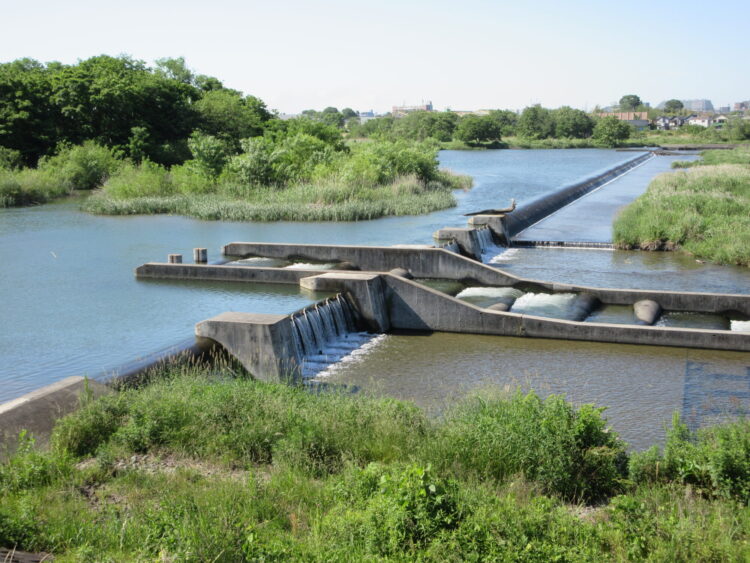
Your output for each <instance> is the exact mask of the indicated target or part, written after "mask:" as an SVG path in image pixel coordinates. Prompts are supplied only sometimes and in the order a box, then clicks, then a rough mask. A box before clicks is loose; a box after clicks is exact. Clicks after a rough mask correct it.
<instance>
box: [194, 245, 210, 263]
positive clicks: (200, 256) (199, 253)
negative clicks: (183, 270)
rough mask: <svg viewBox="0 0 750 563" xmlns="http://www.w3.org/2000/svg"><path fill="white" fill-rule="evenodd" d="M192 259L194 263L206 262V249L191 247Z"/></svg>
mask: <svg viewBox="0 0 750 563" xmlns="http://www.w3.org/2000/svg"><path fill="white" fill-rule="evenodd" d="M193 261H194V262H195V263H196V264H205V263H206V262H208V249H206V248H194V249H193Z"/></svg>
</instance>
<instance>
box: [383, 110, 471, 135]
mask: <svg viewBox="0 0 750 563" xmlns="http://www.w3.org/2000/svg"><path fill="white" fill-rule="evenodd" d="M457 121H458V115H456V114H455V113H452V112H436V111H414V112H411V113H409V114H407V115H405V116H404V117H401V118H399V119H396V120H395V121H394V122H393V128H392V131H391V133H392V137H393V138H396V139H409V140H412V141H424V140H425V139H436V140H438V141H450V140H451V139H452V138H453V131H454V130H455V129H456V123H457Z"/></svg>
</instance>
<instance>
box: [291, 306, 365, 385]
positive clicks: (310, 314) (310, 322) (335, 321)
mask: <svg viewBox="0 0 750 563" xmlns="http://www.w3.org/2000/svg"><path fill="white" fill-rule="evenodd" d="M291 323H292V329H293V330H292V335H293V338H294V343H293V346H294V351H295V354H296V356H297V361H298V362H299V364H300V365H301V366H302V377H303V378H304V379H311V378H313V377H315V376H317V375H318V374H320V373H321V372H323V371H325V370H327V369H329V368H330V367H331V365H332V364H334V363H336V362H338V361H341V360H342V359H344V358H346V357H348V356H350V355H351V354H352V353H353V352H354V351H355V350H357V349H358V348H360V347H361V346H362V345H363V344H365V343H367V342H369V341H370V340H372V339H373V338H374V337H375V335H372V334H369V333H367V332H357V330H356V322H355V319H354V313H353V311H352V308H351V307H350V306H349V304H348V303H347V301H346V299H345V298H344V297H343V296H342V295H337V296H336V297H334V298H332V299H326V300H325V301H323V302H322V303H317V304H315V305H311V306H310V307H306V308H305V309H303V310H301V311H298V312H297V313H294V314H293V315H292V317H291Z"/></svg>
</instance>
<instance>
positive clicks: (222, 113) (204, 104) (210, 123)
mask: <svg viewBox="0 0 750 563" xmlns="http://www.w3.org/2000/svg"><path fill="white" fill-rule="evenodd" d="M195 109H196V110H197V111H198V116H199V126H198V128H199V129H200V130H201V131H202V132H203V133H205V134H207V135H213V136H215V137H218V138H220V139H223V140H224V141H227V142H228V143H230V145H231V146H233V147H234V149H235V150H239V148H240V141H241V140H242V139H247V138H250V137H257V136H259V135H262V134H263V128H264V125H265V123H266V122H267V121H269V120H270V119H271V117H272V116H271V113H270V112H269V111H268V109H266V105H265V104H264V103H263V101H261V100H260V99H258V98H256V97H254V96H246V97H243V96H242V95H240V94H239V93H238V92H235V91H233V90H226V89H222V90H210V91H208V92H206V93H204V94H203V97H202V98H201V99H200V100H198V101H197V102H196V103H195Z"/></svg>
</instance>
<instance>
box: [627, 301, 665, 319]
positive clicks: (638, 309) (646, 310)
mask: <svg viewBox="0 0 750 563" xmlns="http://www.w3.org/2000/svg"><path fill="white" fill-rule="evenodd" d="M633 312H634V313H635V318H636V319H638V320H639V321H640V322H641V323H643V324H645V325H652V324H654V323H655V322H656V319H658V318H659V315H661V305H659V304H658V303H657V302H656V301H652V300H651V299H643V300H641V301H637V302H636V303H635V304H634V305H633Z"/></svg>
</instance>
